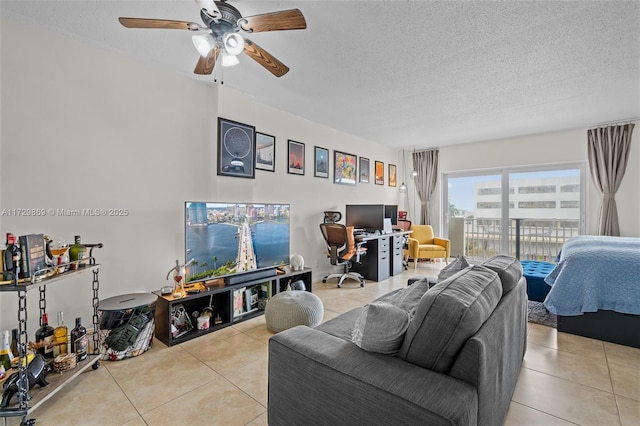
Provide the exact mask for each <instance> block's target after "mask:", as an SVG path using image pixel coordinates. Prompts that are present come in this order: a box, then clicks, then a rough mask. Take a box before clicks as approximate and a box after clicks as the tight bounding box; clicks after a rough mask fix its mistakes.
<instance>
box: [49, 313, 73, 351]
mask: <svg viewBox="0 0 640 426" xmlns="http://www.w3.org/2000/svg"><path fill="white" fill-rule="evenodd" d="M68 332H69V329H68V328H67V326H66V325H64V314H63V313H62V312H58V326H57V327H56V328H55V329H54V330H53V345H54V346H53V357H54V358H55V357H57V356H58V355H65V354H66V353H67V343H68V338H67V333H68Z"/></svg>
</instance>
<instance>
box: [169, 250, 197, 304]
mask: <svg viewBox="0 0 640 426" xmlns="http://www.w3.org/2000/svg"><path fill="white" fill-rule="evenodd" d="M193 260H194V259H191V260H190V261H188V262H187V263H185V264H184V265H180V262H179V261H178V259H176V266H174V267H173V268H171V269H170V270H169V272H167V279H169V275H171V273H172V272H173V280H174V282H175V284H174V287H173V293H172V296H173V298H174V299H181V298H183V297H185V296H186V295H187V292H186V291H185V289H184V280H183V278H184V274H185V271H186V268H187V266H188V265H190V264H191V263H193Z"/></svg>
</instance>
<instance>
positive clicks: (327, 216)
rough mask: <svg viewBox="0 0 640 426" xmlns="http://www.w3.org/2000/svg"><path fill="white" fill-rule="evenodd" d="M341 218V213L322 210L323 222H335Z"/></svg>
mask: <svg viewBox="0 0 640 426" xmlns="http://www.w3.org/2000/svg"><path fill="white" fill-rule="evenodd" d="M341 219H342V213H340V212H334V211H325V212H324V223H336V222H340V220H341Z"/></svg>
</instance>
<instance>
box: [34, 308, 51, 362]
mask: <svg viewBox="0 0 640 426" xmlns="http://www.w3.org/2000/svg"><path fill="white" fill-rule="evenodd" d="M36 344H38V345H39V347H38V353H39V354H41V355H42V356H43V357H45V358H49V359H50V358H53V346H52V344H53V327H51V326H50V325H49V315H47V314H46V312H45V313H43V314H42V327H40V328H39V329H37V330H36Z"/></svg>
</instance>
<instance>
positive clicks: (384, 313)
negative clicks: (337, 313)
mask: <svg viewBox="0 0 640 426" xmlns="http://www.w3.org/2000/svg"><path fill="white" fill-rule="evenodd" d="M407 327H409V314H408V313H407V312H406V311H405V310H403V309H401V308H399V307H397V306H394V305H392V304H390V303H386V302H372V303H370V304H369V305H367V306H366V307H365V308H364V310H363V311H362V313H361V314H360V316H359V317H358V319H357V320H356V324H355V327H354V328H353V334H352V336H351V341H352V342H353V343H355V344H356V345H358V346H359V347H360V348H362V349H364V350H365V351H369V352H377V353H381V354H385V355H396V354H397V353H398V351H399V350H400V346H401V345H402V342H403V340H404V334H405V332H406V331H407Z"/></svg>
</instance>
